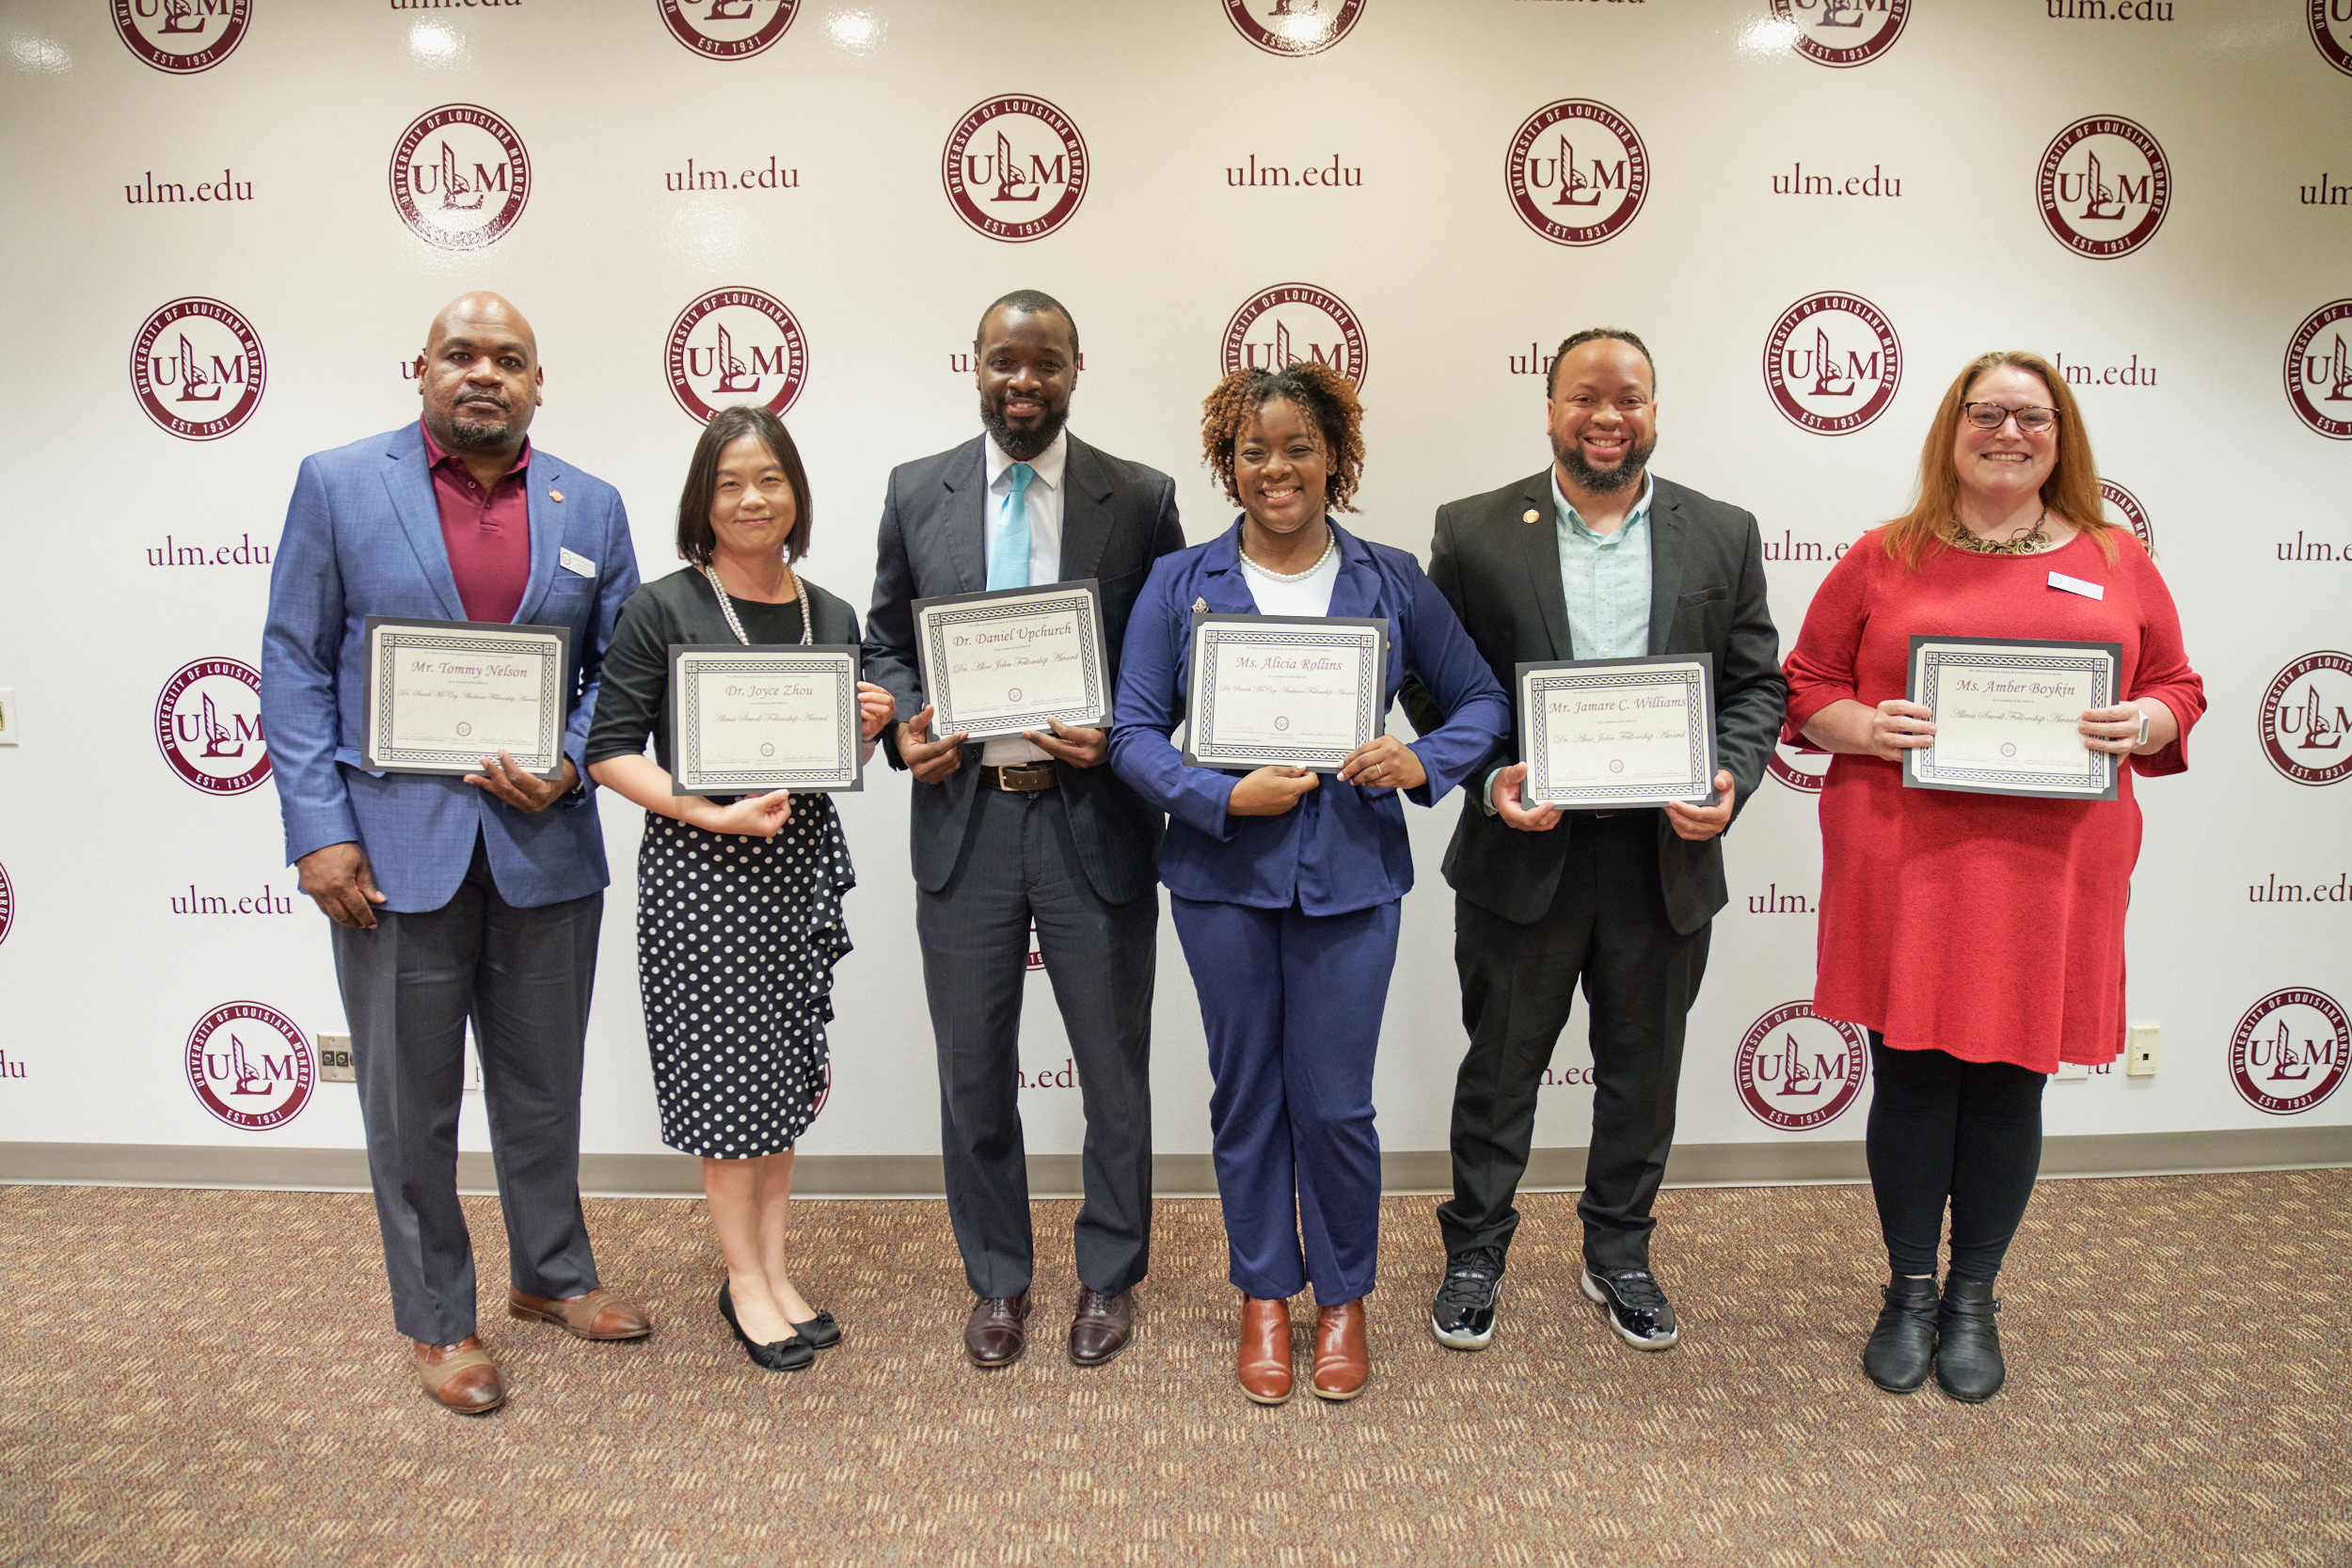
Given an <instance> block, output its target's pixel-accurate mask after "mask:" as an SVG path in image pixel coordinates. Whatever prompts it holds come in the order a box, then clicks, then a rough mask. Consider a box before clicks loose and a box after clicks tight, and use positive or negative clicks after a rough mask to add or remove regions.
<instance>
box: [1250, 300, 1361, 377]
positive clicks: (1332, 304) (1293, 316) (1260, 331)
mask: <svg viewBox="0 0 2352 1568" xmlns="http://www.w3.org/2000/svg"><path fill="white" fill-rule="evenodd" d="M1218 352H1219V356H1220V358H1221V361H1222V363H1223V364H1224V367H1225V373H1226V374H1227V375H1231V374H1232V373H1233V372H1235V371H1238V370H1259V371H1279V370H1286V369H1288V368H1289V367H1290V366H1293V365H1297V364H1303V363H1305V362H1306V361H1307V360H1310V359H1312V360H1315V361H1317V362H1318V363H1320V364H1325V365H1328V366H1330V367H1331V368H1332V369H1333V370H1335V371H1337V372H1340V373H1341V374H1342V375H1343V376H1345V377H1347V379H1348V380H1350V381H1353V382H1354V383H1356V385H1357V386H1358V387H1359V388H1360V387H1362V386H1363V384H1364V372H1365V369H1366V368H1367V366H1368V365H1369V364H1370V355H1369V354H1368V352H1367V351H1366V348H1365V345H1364V327H1363V324H1362V323H1361V322H1359V321H1358V320H1357V319H1356V312H1355V311H1353V310H1351V309H1348V308H1347V302H1346V301H1344V300H1343V299H1341V298H1340V296H1339V295H1337V294H1335V293H1331V291H1330V290H1328V289H1319V288H1317V287H1315V286H1314V285H1313V284H1312V283H1277V284H1276V285H1274V287H1272V288H1271V289H1261V290H1259V291H1258V292H1257V293H1254V294H1251V295H1250V296H1249V297H1248V299H1246V300H1244V301H1242V305H1241V309H1238V310H1236V311H1234V312H1233V319H1232V320H1231V321H1229V322H1227V323H1226V324H1225V337H1224V339H1223V341H1222V343H1221V345H1220V347H1219V351H1218Z"/></svg>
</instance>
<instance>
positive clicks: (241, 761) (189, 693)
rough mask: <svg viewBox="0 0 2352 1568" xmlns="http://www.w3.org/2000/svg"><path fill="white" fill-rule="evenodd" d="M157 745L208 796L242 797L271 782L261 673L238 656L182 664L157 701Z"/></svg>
mask: <svg viewBox="0 0 2352 1568" xmlns="http://www.w3.org/2000/svg"><path fill="white" fill-rule="evenodd" d="M155 744H156V745H157V746H158V747H160V748H161V749H162V751H163V753H164V760H165V761H166V762H167V763H169V764H171V770H172V771H173V772H175V773H177V774H179V775H180V776H181V777H182V778H183V779H185V780H186V781H187V782H188V783H189V784H192V785H194V786H195V787H196V788H198V789H200V790H202V791H203V792H204V793H205V794H207V795H242V794H244V793H245V792H246V790H248V789H251V788H252V787H253V786H254V785H256V784H260V783H261V782H262V780H263V779H266V778H268V777H269V743H268V741H266V740H265V739H264V738H263V737H262V673H261V672H260V671H259V670H256V669H255V668H253V666H251V665H250V664H246V663H245V662H243V661H242V660H239V659H233V658H199V659H197V660H196V661H195V662H193V663H190V664H183V665H182V666H181V667H180V668H179V669H178V670H176V671H174V672H173V673H172V676H171V679H169V680H167V681H166V682H165V683H164V690H163V695H162V696H160V697H158V698H156V699H155Z"/></svg>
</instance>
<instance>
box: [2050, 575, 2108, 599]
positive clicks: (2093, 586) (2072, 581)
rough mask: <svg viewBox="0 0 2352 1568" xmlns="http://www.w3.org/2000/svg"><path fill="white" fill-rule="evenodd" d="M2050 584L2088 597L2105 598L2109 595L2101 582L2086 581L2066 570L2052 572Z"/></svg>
mask: <svg viewBox="0 0 2352 1568" xmlns="http://www.w3.org/2000/svg"><path fill="white" fill-rule="evenodd" d="M2050 586H2051V587H2053V588H2063V589H2065V590H2066V591H2067V592H2068V593H2069V594H2081V595H2082V596H2083V597H2084V598H2086V599H2104V598H2106V596H2107V591H2106V589H2105V588H2102V587H2101V586H2099V584H2097V583H2095V582H2085V581H2084V580H2083V579H2082V578H2070V577H2068V576H2067V575H2066V574H2065V573H2064V572H2052V573H2051V574H2050Z"/></svg>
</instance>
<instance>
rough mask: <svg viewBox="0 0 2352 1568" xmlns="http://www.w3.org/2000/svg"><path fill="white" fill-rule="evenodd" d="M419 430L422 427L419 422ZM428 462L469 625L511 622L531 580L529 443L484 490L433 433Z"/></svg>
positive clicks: (444, 538)
mask: <svg viewBox="0 0 2352 1568" xmlns="http://www.w3.org/2000/svg"><path fill="white" fill-rule="evenodd" d="M420 425H421V421H420ZM424 454H425V460H426V461H427V462H428V463H430V464H431V465H432V467H433V504H434V506H435V508H436V509H437V511H438V512H439V513H440V515H441V543H442V544H444V545H446V546H449V569H450V573H451V575H452V576H453V577H455V578H457V599H458V602H459V603H460V604H463V605H464V606H465V607H466V619H467V620H469V621H512V620H514V618H515V611H516V610H519V609H520V608H522V602H523V587H524V585H525V584H527V583H528V582H529V581H530V580H531V499H530V497H529V495H528V494H527V493H526V492H525V490H524V488H523V486H524V482H525V479H526V474H525V470H526V469H528V468H529V467H531V442H530V440H529V439H528V438H525V440H524V441H523V450H522V451H520V452H519V453H517V454H516V458H515V466H514V467H511V468H509V469H507V470H506V472H505V473H503V474H501V476H500V477H499V482H498V483H496V484H495V485H493V486H491V487H490V488H489V489H488V490H485V489H483V488H482V486H481V485H479V484H477V483H474V477H473V475H472V474H470V473H469V472H468V471H467V469H466V465H465V462H464V460H463V459H461V458H459V457H458V456H457V455H456V454H455V453H454V452H445V451H442V450H441V445H440V443H439V442H437V441H436V440H435V439H433V433H432V432H431V431H429V430H427V431H425V433H424Z"/></svg>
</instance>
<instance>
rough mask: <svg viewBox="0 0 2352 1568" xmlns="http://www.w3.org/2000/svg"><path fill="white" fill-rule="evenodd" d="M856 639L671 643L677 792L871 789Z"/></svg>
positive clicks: (673, 788)
mask: <svg viewBox="0 0 2352 1568" xmlns="http://www.w3.org/2000/svg"><path fill="white" fill-rule="evenodd" d="M857 676H858V650H857V649H856V647H855V646H853V645H851V644H850V643H846V642H845V643H830V642H819V643H816V644H813V645H811V644H807V643H801V642H773V643H760V642H755V643H753V644H752V645H750V646H749V647H745V646H743V645H741V644H739V643H727V642H673V643H671V644H670V781H671V792H672V793H673V794H676V795H764V794H766V793H768V792H769V791H770V790H772V789H797V790H803V791H807V792H811V793H814V792H817V791H820V790H830V791H851V790H857V789H861V788H863V787H865V769H864V766H863V765H864V761H865V759H864V757H863V756H862V755H861V754H860V753H861V752H864V751H865V748H864V747H863V746H861V745H860V744H859V743H858V742H859V738H860V737H859V734H858V732H859V729H860V728H861V725H860V723H859V718H858V708H857Z"/></svg>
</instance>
